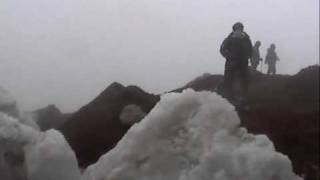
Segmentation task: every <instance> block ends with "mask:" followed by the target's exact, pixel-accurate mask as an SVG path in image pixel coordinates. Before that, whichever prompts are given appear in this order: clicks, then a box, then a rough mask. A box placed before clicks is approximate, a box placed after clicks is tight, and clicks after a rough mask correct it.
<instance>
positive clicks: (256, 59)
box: [250, 41, 262, 70]
mask: <svg viewBox="0 0 320 180" xmlns="http://www.w3.org/2000/svg"><path fill="white" fill-rule="evenodd" d="M260 46H261V42H260V41H256V43H255V44H254V46H253V49H252V55H251V58H250V63H251V67H252V68H253V69H254V70H257V67H258V65H259V63H260V61H262V58H261V57H260V51H259V48H260Z"/></svg>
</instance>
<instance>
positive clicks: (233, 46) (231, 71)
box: [220, 22, 252, 99]
mask: <svg viewBox="0 0 320 180" xmlns="http://www.w3.org/2000/svg"><path fill="white" fill-rule="evenodd" d="M220 53H221V54H222V56H223V57H225V58H226V62H225V71H224V82H223V95H224V96H225V97H227V98H230V99H233V98H234V92H233V84H234V81H235V78H236V76H237V73H239V79H240V83H241V89H242V97H241V98H244V96H246V95H247V91H248V85H249V84H248V83H249V72H248V60H249V58H250V57H251V54H252V44H251V40H250V37H249V35H248V34H247V33H246V32H244V26H243V24H242V23H240V22H237V23H235V24H234V25H233V26H232V32H231V33H230V34H229V35H228V37H227V38H225V39H224V41H223V43H222V45H221V47H220Z"/></svg>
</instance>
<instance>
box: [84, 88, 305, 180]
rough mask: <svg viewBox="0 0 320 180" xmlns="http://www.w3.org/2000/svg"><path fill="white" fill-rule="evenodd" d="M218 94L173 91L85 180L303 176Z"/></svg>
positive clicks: (263, 179)
mask: <svg viewBox="0 0 320 180" xmlns="http://www.w3.org/2000/svg"><path fill="white" fill-rule="evenodd" d="M239 124H240V120H239V117H238V115H237V113H236V111H235V109H234V107H233V106H232V105H231V104H230V103H228V102H227V101H226V100H225V99H223V98H221V97H220V96H218V95H217V94H215V93H210V92H194V91H192V90H185V91H183V92H182V93H181V94H179V93H170V94H166V95H164V96H162V97H161V100H160V102H159V103H158V104H157V105H156V106H155V107H154V109H153V110H152V111H151V112H150V113H149V114H148V115H147V116H146V117H145V118H144V119H143V120H142V121H141V122H139V123H136V124H135V125H133V126H132V127H131V128H130V130H129V131H128V132H127V134H126V135H125V136H124V137H123V138H122V140H121V141H120V142H119V143H118V144H117V146H116V147H115V148H114V149H113V150H111V151H109V152H108V153H107V154H105V155H103V156H102V157H101V158H100V159H99V161H98V162H97V163H96V164H94V165H91V166H90V167H88V168H87V170H86V171H85V172H84V174H83V176H82V180H102V179H105V180H151V179H152V180H235V179H237V180H241V179H245V180H257V179H259V180H275V179H276V180H300V178H299V177H297V176H296V175H295V174H294V173H293V172H292V167H291V162H290V160H289V159H288V157H287V156H285V155H283V154H280V153H278V152H276V151H275V149H274V146H273V144H272V142H271V141H270V140H269V139H268V138H267V137H266V136H264V135H256V136H255V135H252V134H249V133H247V132H246V130H245V129H244V128H241V127H239Z"/></svg>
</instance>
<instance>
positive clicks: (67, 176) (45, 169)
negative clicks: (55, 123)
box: [26, 130, 80, 180]
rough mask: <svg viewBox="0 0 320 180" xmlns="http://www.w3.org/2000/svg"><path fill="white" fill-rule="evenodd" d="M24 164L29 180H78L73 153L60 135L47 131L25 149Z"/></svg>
mask: <svg viewBox="0 0 320 180" xmlns="http://www.w3.org/2000/svg"><path fill="white" fill-rule="evenodd" d="M26 164H27V169H28V176H29V179H31V180H44V179H46V180H79V178H80V170H79V169H78V167H77V166H78V165H77V160H76V156H75V154H74V152H73V151H72V150H71V148H70V146H69V145H68V144H67V142H66V141H65V139H64V137H63V136H62V134H61V133H59V132H58V131H56V130H49V131H46V132H45V133H42V134H41V136H38V137H37V138H36V142H35V143H34V144H31V145H29V146H28V147H26Z"/></svg>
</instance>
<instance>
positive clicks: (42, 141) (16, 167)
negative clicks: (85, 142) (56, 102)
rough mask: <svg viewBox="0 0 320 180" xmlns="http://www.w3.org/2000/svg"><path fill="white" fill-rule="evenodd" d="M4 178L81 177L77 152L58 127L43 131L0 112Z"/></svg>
mask: <svg viewBox="0 0 320 180" xmlns="http://www.w3.org/2000/svg"><path fill="white" fill-rule="evenodd" d="M0 177H1V180H26V179H27V180H44V179H46V180H57V179H59V180H78V179H79V178H80V171H79V169H78V167H77V161H76V157H75V154H74V153H73V151H72V150H71V148H70V146H69V145H68V144H67V143H66V141H65V139H64V137H63V136H62V135H61V134H60V133H59V132H58V131H55V130H50V131H46V132H40V131H37V130H35V129H33V128H32V127H29V126H26V125H24V124H22V123H21V122H19V121H18V120H17V119H15V118H12V117H10V116H8V115H6V114H4V113H1V112H0Z"/></svg>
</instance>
